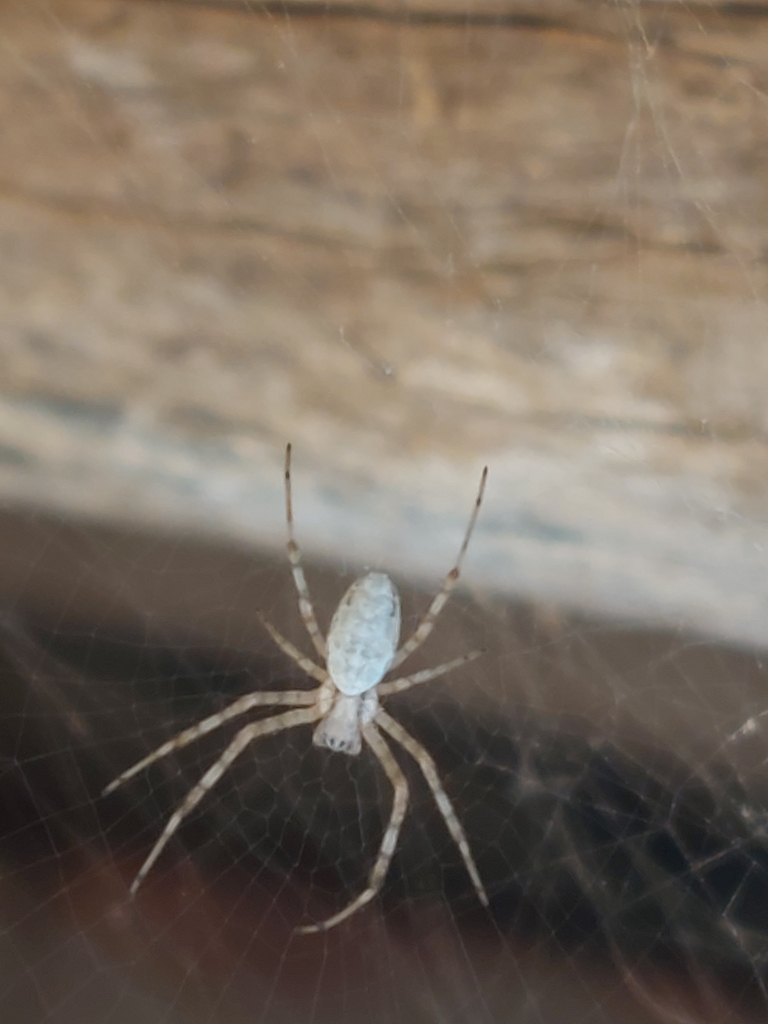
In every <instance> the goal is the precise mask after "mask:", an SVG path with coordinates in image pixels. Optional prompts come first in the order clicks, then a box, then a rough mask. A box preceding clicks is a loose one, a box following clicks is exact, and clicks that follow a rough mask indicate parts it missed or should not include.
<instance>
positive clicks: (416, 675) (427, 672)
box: [376, 651, 484, 697]
mask: <svg viewBox="0 0 768 1024" xmlns="http://www.w3.org/2000/svg"><path fill="white" fill-rule="evenodd" d="M483 653H484V652H483V651H470V652H469V654H464V655H462V656H461V657H460V658H454V659H453V661H446V662H444V663H443V664H442V665H437V666H436V667H435V668H425V669H422V670H421V672H413V673H412V674H411V675H409V676H401V677H400V678H399V679H390V681H389V682H388V683H379V685H378V686H377V687H376V692H377V693H378V695H379V697H391V696H392V694H393V693H402V692H403V690H410V688H411V687H412V686H418V685H419V683H428V682H429V681H430V679H437V677H438V676H444V675H445V674H446V672H453V670H454V669H455V668H460V667H461V666H462V665H466V663H467V662H468V661H474V660H475V658H479V657H480V656H481V655H482V654H483Z"/></svg>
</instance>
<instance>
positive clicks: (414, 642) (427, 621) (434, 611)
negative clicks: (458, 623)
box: [389, 466, 488, 670]
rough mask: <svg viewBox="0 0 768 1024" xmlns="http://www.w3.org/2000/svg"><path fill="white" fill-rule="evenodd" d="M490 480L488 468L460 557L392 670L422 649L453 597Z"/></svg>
mask: <svg viewBox="0 0 768 1024" xmlns="http://www.w3.org/2000/svg"><path fill="white" fill-rule="evenodd" d="M487 478H488V467H487V466H486V467H485V469H484V470H483V473H482V476H481V477H480V487H479V488H478V491H477V498H476V499H475V506H474V508H473V509H472V515H471V516H470V517H469V524H468V526H467V532H466V533H465V534H464V540H463V541H462V544H461V547H460V548H459V555H458V558H457V559H456V563H455V564H454V566H453V568H452V569H451V571H450V572H449V573H448V575H447V576H446V577H445V582H444V583H443V585H442V587H441V588H440V590H439V591H438V592H437V594H435V596H434V597H433V598H432V604H431V605H430V606H429V608H427V610H426V612H425V613H424V615H423V616H422V618H421V622H419V624H418V626H417V627H416V629H415V630H414V632H413V633H412V634H411V636H410V637H409V638H408V639H407V640H406V641H405V643H404V644H403V646H402V647H401V648H400V650H399V651H398V652H397V654H396V655H395V656H394V658H393V659H392V664H391V665H390V666H389V667H390V670H391V669H393V668H397V666H398V665H401V664H402V663H403V662H404V661H405V659H406V658H409V657H410V656H411V655H412V654H413V652H414V651H415V650H416V648H417V647H421V645H422V644H423V643H424V641H425V640H426V639H427V637H428V636H429V634H430V633H431V632H432V630H433V629H434V628H435V622H436V621H437V617H438V615H439V614H440V612H441V611H442V610H443V608H444V607H445V604H446V602H447V601H448V598H449V597H450V596H451V592H452V590H453V588H454V587H455V586H456V584H457V583H458V580H459V574H460V572H461V563H462V562H463V561H464V555H465V554H466V551H467V547H468V546H469V540H470V537H471V536H472V531H473V530H474V528H475V523H476V522H477V515H478V512H479V511H480V506H481V505H482V503H483V492H484V491H485V481H486V480H487Z"/></svg>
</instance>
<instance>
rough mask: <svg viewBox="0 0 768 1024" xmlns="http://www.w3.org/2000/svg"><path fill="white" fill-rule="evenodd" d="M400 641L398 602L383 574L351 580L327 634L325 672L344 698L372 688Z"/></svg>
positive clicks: (385, 669) (387, 578)
mask: <svg viewBox="0 0 768 1024" xmlns="http://www.w3.org/2000/svg"><path fill="white" fill-rule="evenodd" d="M399 638H400V598H399V596H398V593H397V591H396V590H395V585H394V583H393V582H392V580H391V579H390V578H389V576H387V575H386V573H383V572H369V573H368V574H367V576H361V577H360V579H359V580H355V582H354V583H353V584H352V586H351V587H350V588H349V590H348V591H347V592H346V594H345V595H344V597H343V598H342V599H341V602H340V603H339V607H338V608H337V609H336V612H335V614H334V616H333V619H332V620H331V628H330V630H329V631H328V640H327V643H328V660H327V666H328V671H329V673H330V675H331V679H332V680H333V682H334V683H335V685H336V687H337V688H338V689H339V690H341V692H342V693H345V694H347V695H348V696H351V697H352V696H355V695H356V694H360V693H365V692H366V690H370V689H371V687H373V686H376V685H377V683H380V682H381V680H382V679H383V678H384V676H385V675H386V672H387V669H388V668H389V666H390V665H391V664H392V658H393V657H394V655H395V651H396V650H397V643H398V640H399Z"/></svg>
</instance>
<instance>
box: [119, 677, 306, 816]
mask: <svg viewBox="0 0 768 1024" xmlns="http://www.w3.org/2000/svg"><path fill="white" fill-rule="evenodd" d="M316 699H317V690H316V689H315V690H285V692H283V693H280V692H271V693H246V694H245V695H244V696H242V697H239V698H238V699H237V700H236V701H233V702H232V703H231V704H230V705H229V706H228V707H226V708H224V709H223V710H222V711H217V712H216V714H215V715H209V716H208V718H204V719H203V720H202V721H200V722H197V723H195V725H191V726H190V727H189V729H184V731H183V732H180V733H177V734H176V735H175V736H174V737H172V738H171V739H170V740H166V741H165V743H161V744H160V746H159V747H157V748H156V749H155V750H153V751H152V753H151V754H147V756H146V757H143V758H142V759H141V760H140V761H137V762H136V764H133V765H131V767H130V768H127V769H126V770H125V771H124V772H123V773H122V774H121V775H118V776H117V778H116V779H113V780H112V782H110V784H109V785H108V786H105V787H104V789H103V790H102V793H101V795H102V796H108V795H109V794H110V793H114V791H115V790H116V789H118V788H119V787H120V786H122V785H123V783H124V782H127V781H128V779H132V778H133V776H134V775H138V774H139V772H141V771H144V769H145V768H148V767H149V765H151V764H154V762H155V761H159V760H160V759H161V758H162V757H167V755H168V754H171V753H173V751H174V750H181V748H182V747H186V745H187V744H188V743H192V742H194V740H196V739H197V738H198V737H199V736H205V734H206V733H209V732H212V731H213V730H214V729H218V727H219V726H220V725H223V724H224V723H225V722H228V721H229V720H230V718H237V716H238V715H243V714H245V712H246V711H250V710H251V708H258V707H266V706H268V705H275V704H289V705H291V704H293V705H296V704H298V705H299V706H305V705H308V704H313V703H314V702H315V700H316Z"/></svg>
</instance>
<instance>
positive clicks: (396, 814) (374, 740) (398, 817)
mask: <svg viewBox="0 0 768 1024" xmlns="http://www.w3.org/2000/svg"><path fill="white" fill-rule="evenodd" d="M363 737H364V739H365V741H366V743H367V744H368V746H369V747H370V748H371V750H372V751H373V752H374V754H375V755H376V757H377V759H378V761H379V763H380V764H381V767H382V768H383V769H384V771H385V772H386V773H387V778H388V779H389V781H390V782H391V783H392V789H393V790H394V797H393V800H392V813H391V815H390V818H389V824H388V825H387V829H386V831H385V833H384V837H383V839H382V840H381V846H380V848H379V855H378V857H377V858H376V863H375V864H374V865H373V869H372V871H371V874H370V875H369V877H368V886H367V888H366V889H364V890H363V892H361V893H360V895H359V896H358V897H356V898H355V899H354V900H352V902H351V903H348V904H347V906H346V907H344V909H343V910H340V911H339V913H338V914H334V915H333V916H332V917H329V918H328V919H327V920H326V921H321V922H320V923H319V924H308V925H304V927H303V928H297V929H296V931H297V932H298V933H299V934H301V935H310V934H312V933H313V932H325V931H328V929H329V928H333V927H334V926H335V925H337V924H340V923H341V922H342V921H346V919H347V918H348V917H351V916H352V915H353V914H355V913H357V911H358V910H360V908H361V907H364V906H365V905H366V903H370V902H371V900H372V899H373V898H374V896H376V894H377V893H378V892H379V890H380V889H381V887H382V885H383V884H384V879H385V878H386V877H387V871H388V870H389V865H390V863H391V861H392V856H393V854H394V852H395V849H396V847H397V839H398V836H399V835H400V829H401V827H402V824H403V819H404V818H405V812H406V810H407V809H408V781H407V780H406V778H405V775H403V772H402V769H401V768H400V765H399V764H398V763H397V761H396V760H395V757H394V754H393V753H392V751H391V750H390V749H389V747H388V746H387V744H386V742H385V740H384V737H383V736H382V735H381V733H380V732H379V731H378V729H377V728H376V726H375V725H373V724H372V723H371V724H370V725H365V726H363Z"/></svg>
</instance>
